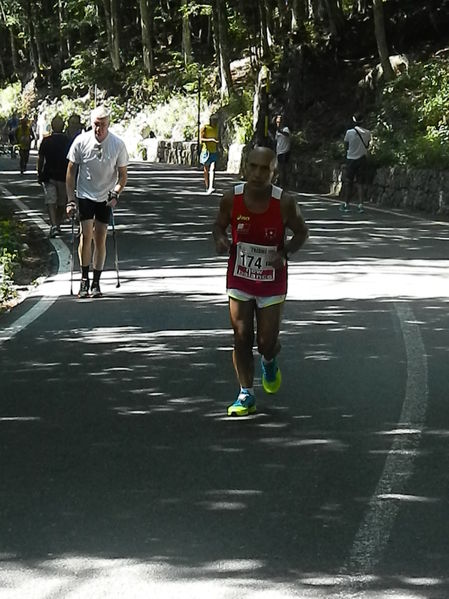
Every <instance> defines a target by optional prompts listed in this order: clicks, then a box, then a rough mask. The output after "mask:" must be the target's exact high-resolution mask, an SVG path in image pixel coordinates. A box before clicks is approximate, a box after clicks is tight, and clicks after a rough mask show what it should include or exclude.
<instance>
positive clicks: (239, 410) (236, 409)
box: [228, 389, 256, 416]
mask: <svg viewBox="0 0 449 599" xmlns="http://www.w3.org/2000/svg"><path fill="white" fill-rule="evenodd" d="M255 411H256V398H255V397H254V395H251V393H250V392H249V391H248V390H247V389H242V390H241V391H240V393H239V394H238V397H237V399H236V400H235V402H234V403H233V404H232V405H230V406H229V408H228V416H248V414H254V412H255Z"/></svg>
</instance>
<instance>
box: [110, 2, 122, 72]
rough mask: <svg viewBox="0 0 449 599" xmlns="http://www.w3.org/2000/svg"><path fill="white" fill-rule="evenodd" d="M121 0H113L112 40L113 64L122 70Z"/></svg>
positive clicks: (115, 68) (116, 68)
mask: <svg viewBox="0 0 449 599" xmlns="http://www.w3.org/2000/svg"><path fill="white" fill-rule="evenodd" d="M118 4H119V0H111V41H112V53H111V59H112V66H113V68H114V71H118V70H120V66H121V60H120V34H119V31H120V26H119V19H118Z"/></svg>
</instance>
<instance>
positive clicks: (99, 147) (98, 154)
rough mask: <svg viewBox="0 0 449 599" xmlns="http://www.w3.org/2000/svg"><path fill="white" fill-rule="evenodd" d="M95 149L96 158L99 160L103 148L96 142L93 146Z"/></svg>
mask: <svg viewBox="0 0 449 599" xmlns="http://www.w3.org/2000/svg"><path fill="white" fill-rule="evenodd" d="M95 150H96V151H97V158H98V160H101V159H102V158H103V148H102V147H101V145H100V144H97V145H96V146H95Z"/></svg>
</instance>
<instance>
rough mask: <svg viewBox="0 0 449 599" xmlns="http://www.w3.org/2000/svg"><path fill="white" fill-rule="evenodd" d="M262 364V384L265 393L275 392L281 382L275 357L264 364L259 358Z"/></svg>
mask: <svg viewBox="0 0 449 599" xmlns="http://www.w3.org/2000/svg"><path fill="white" fill-rule="evenodd" d="M260 364H261V366H262V386H263V388H264V391H265V392H266V393H277V391H279V387H280V386H281V383H282V376H281V371H280V369H279V367H278V365H277V362H276V358H274V359H273V360H271V362H268V364H266V363H265V362H264V361H263V359H261V360H260Z"/></svg>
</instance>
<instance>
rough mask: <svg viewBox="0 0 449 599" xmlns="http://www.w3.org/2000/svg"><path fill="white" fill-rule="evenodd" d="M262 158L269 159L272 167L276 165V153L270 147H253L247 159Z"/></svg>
mask: <svg viewBox="0 0 449 599" xmlns="http://www.w3.org/2000/svg"><path fill="white" fill-rule="evenodd" d="M259 157H260V158H264V159H266V160H269V161H270V164H271V165H272V167H273V169H274V168H275V166H276V153H275V152H274V150H272V149H271V148H266V147H265V146H256V147H255V148H253V149H252V150H251V151H250V153H249V154H248V161H250V160H252V159H254V158H259Z"/></svg>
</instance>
